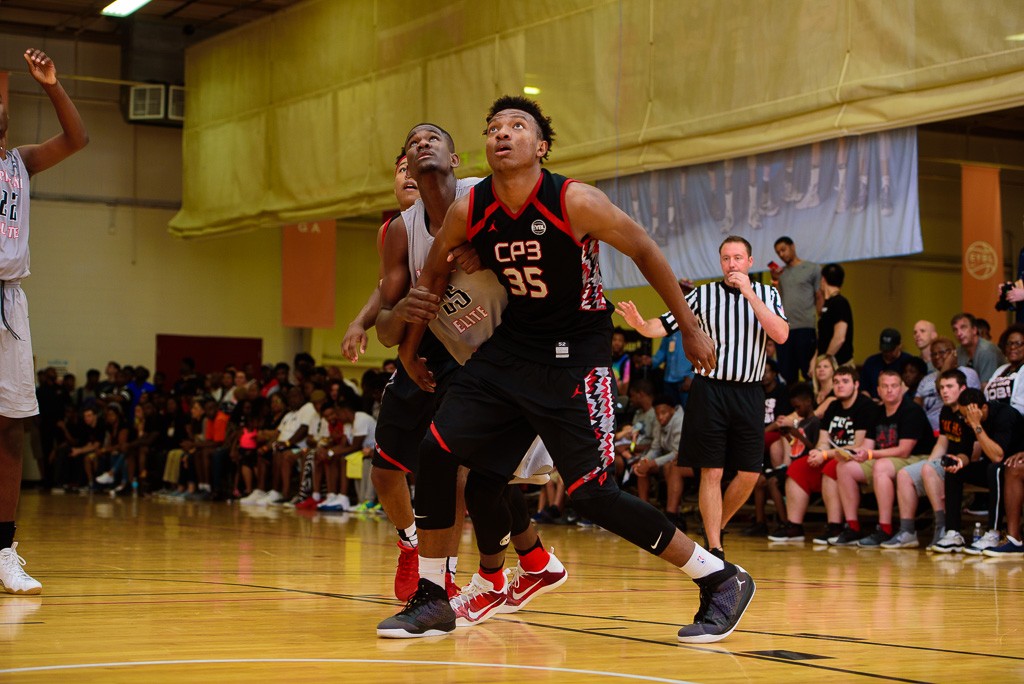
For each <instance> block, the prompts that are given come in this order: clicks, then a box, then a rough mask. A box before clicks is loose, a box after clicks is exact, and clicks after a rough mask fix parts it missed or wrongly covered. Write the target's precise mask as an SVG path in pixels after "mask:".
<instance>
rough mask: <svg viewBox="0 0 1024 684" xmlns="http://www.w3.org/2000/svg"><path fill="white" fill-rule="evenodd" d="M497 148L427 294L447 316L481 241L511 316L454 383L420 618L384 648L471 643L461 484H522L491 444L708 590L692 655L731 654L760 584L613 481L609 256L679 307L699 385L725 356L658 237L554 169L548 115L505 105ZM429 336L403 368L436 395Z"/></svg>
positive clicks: (448, 234) (429, 479)
mask: <svg viewBox="0 0 1024 684" xmlns="http://www.w3.org/2000/svg"><path fill="white" fill-rule="evenodd" d="M485 134H486V139H487V142H486V152H487V161H488V164H489V165H490V167H491V170H492V172H493V173H492V175H491V176H489V177H488V178H486V179H484V180H483V181H482V182H481V183H480V184H478V185H477V186H476V187H475V188H473V190H472V191H471V192H470V194H469V195H467V196H466V197H463V198H461V199H459V200H457V201H456V202H455V203H454V204H453V205H452V207H451V209H449V211H448V214H447V216H446V217H445V221H444V225H443V226H442V228H441V230H440V231H439V233H438V235H437V237H436V238H435V241H434V244H433V247H432V248H431V251H430V254H429V255H428V257H427V262H426V264H425V265H424V268H423V270H422V273H421V276H420V279H419V280H418V281H417V287H422V288H424V289H426V290H427V291H428V292H429V293H431V294H432V295H434V299H435V303H436V302H438V301H439V298H438V296H439V295H440V294H441V293H442V292H443V290H444V288H445V286H446V284H447V281H448V272H449V266H448V265H447V262H446V257H447V252H448V250H450V249H452V248H453V247H455V246H457V245H459V244H461V243H463V242H465V241H466V240H467V239H469V240H470V242H471V243H472V245H473V246H474V248H475V249H476V251H477V253H478V254H479V257H480V260H481V263H482V264H483V266H484V267H485V268H489V269H491V270H492V271H494V272H495V274H496V275H497V277H498V279H499V281H500V282H501V283H502V285H503V286H504V287H505V289H506V291H507V292H508V298H509V303H508V307H507V308H506V309H505V313H504V315H503V318H502V322H501V324H500V325H499V326H498V328H497V330H496V331H495V333H494V335H493V336H492V337H491V338H490V340H488V342H486V343H485V344H484V345H483V346H481V347H480V349H479V351H478V352H477V353H476V354H475V355H474V356H473V357H472V358H471V359H470V360H469V361H468V362H467V363H466V365H465V366H463V368H462V370H461V371H460V372H459V373H458V374H457V375H456V376H455V377H454V378H453V380H452V381H451V384H450V386H449V388H448V391H447V395H446V396H445V399H444V401H443V402H442V404H441V407H440V409H439V410H438V412H437V414H436V415H435V416H434V422H433V423H432V424H431V426H430V431H429V432H428V433H427V437H426V438H425V439H424V442H423V445H422V447H421V451H420V478H419V481H418V485H417V501H416V515H417V518H418V522H419V529H420V531H421V532H420V582H419V586H418V588H417V591H416V594H415V595H414V596H413V597H412V599H410V601H409V603H408V604H407V605H406V607H405V609H404V610H403V611H401V612H400V613H398V614H397V615H395V616H392V617H390V618H388V619H386V620H384V621H383V622H381V623H380V624H379V625H378V627H377V634H378V635H379V636H384V637H399V638H401V637H416V636H434V635H441V634H445V633H447V632H450V631H452V630H453V629H454V628H455V621H454V613H453V612H452V611H451V608H450V607H449V605H448V601H447V597H446V594H445V591H444V578H443V559H440V560H439V558H440V556H441V555H442V547H443V538H444V531H445V530H447V529H448V528H450V527H451V526H452V524H453V523H454V520H453V516H452V506H451V502H452V500H453V499H454V496H455V491H454V485H453V484H451V483H452V482H454V477H453V476H452V472H453V471H454V469H456V468H457V467H458V465H459V464H460V463H461V464H464V465H467V466H468V467H470V468H471V469H472V470H474V471H479V472H484V473H489V474H492V475H493V476H494V477H493V481H494V482H501V481H502V478H505V480H506V481H507V478H508V476H509V475H510V474H511V472H512V470H513V469H514V468H515V467H516V463H511V462H506V461H507V459H505V460H503V459H500V458H497V457H494V456H493V454H491V453H489V452H488V449H487V445H488V444H493V443H499V444H509V443H513V442H516V441H521V442H525V443H527V444H528V443H529V441H530V440H532V439H533V437H534V436H535V435H537V434H539V435H540V436H541V438H542V439H543V440H544V442H545V444H547V445H548V448H549V449H550V451H551V454H552V457H553V458H554V460H555V465H556V467H557V468H558V471H559V473H560V474H561V476H562V478H563V479H564V480H565V482H566V483H567V493H568V494H569V496H570V497H571V498H572V500H573V506H574V507H575V508H576V510H577V511H579V513H580V514H581V515H582V516H583V517H586V518H589V519H590V520H592V521H594V522H595V523H597V524H599V525H601V526H602V527H604V528H605V529H608V530H610V531H612V532H615V533H616V534H618V535H619V536H621V537H623V538H625V539H627V540H628V541H630V542H632V543H634V544H636V545H637V546H639V547H641V548H643V549H645V550H646V551H648V552H649V553H653V554H655V555H658V556H659V557H661V558H663V559H665V560H666V561H668V562H670V563H672V564H673V565H675V566H677V567H679V568H680V569H682V570H683V571H684V572H686V573H687V574H688V575H690V576H691V577H692V578H693V579H694V580H695V581H696V583H697V584H698V586H699V587H700V598H701V600H700V608H699V609H698V611H697V614H696V615H695V616H694V622H693V624H689V625H686V626H684V627H683V628H682V629H680V630H679V634H678V638H679V640H680V641H682V642H684V643H710V642H714V641H719V640H721V639H723V638H725V637H726V636H728V635H729V634H731V633H732V631H733V629H735V627H736V625H737V624H738V622H739V620H740V618H741V617H742V615H743V613H744V611H745V610H746V608H747V605H748V604H749V602H750V600H751V598H752V597H753V593H754V582H753V580H752V579H751V577H750V575H748V574H747V573H746V572H745V571H743V570H742V569H741V568H737V567H736V566H734V565H732V564H731V563H728V562H725V561H722V560H719V559H718V558H716V557H715V556H713V555H711V554H710V553H708V552H707V551H706V550H704V549H702V548H701V547H700V546H698V545H697V544H695V543H694V542H693V541H692V540H691V539H689V538H688V537H687V536H686V535H684V534H683V533H682V532H680V531H678V530H677V529H676V528H675V526H674V525H673V524H672V523H671V522H669V520H668V519H667V518H666V517H665V516H664V515H662V514H661V513H659V512H658V511H657V510H656V509H655V508H653V507H652V506H650V505H649V504H646V503H643V502H641V501H640V500H639V499H637V498H636V497H633V496H631V495H629V494H626V493H624V492H622V491H620V490H619V489H618V487H617V486H616V484H615V478H614V477H613V476H612V474H611V473H610V472H609V466H611V464H612V462H613V460H614V448H613V432H614V415H613V408H612V403H613V383H612V376H611V370H610V368H609V366H610V364H611V332H612V326H611V313H612V305H611V304H610V302H608V301H607V299H605V297H604V292H603V289H602V285H601V276H600V270H599V261H598V247H599V241H604V242H607V243H609V244H610V245H612V246H613V247H615V248H616V249H618V250H619V251H621V252H622V253H624V254H626V255H627V256H629V257H630V258H632V259H633V261H634V263H636V265H637V266H638V267H639V269H640V271H641V272H642V273H643V274H644V276H645V277H646V278H647V280H648V281H649V282H650V283H651V284H652V285H653V286H654V288H655V289H656V290H657V291H658V293H659V294H660V295H661V297H662V298H663V299H664V300H665V302H666V303H667V304H668V305H669V309H670V310H671V311H672V313H673V314H674V315H675V316H676V318H677V319H678V320H679V322H680V329H681V331H682V334H683V337H684V347H685V349H686V352H687V356H688V358H690V360H691V361H692V362H693V365H694V367H695V368H696V369H697V370H698V372H707V371H709V370H711V369H713V368H714V367H715V355H714V347H713V343H712V342H711V339H710V338H709V337H708V336H707V335H705V334H704V333H703V332H701V331H700V329H699V327H698V324H697V321H696V319H695V318H694V315H693V312H692V311H690V309H689V307H688V306H687V304H686V302H685V300H684V299H683V296H682V292H681V291H680V289H679V286H678V285H677V284H676V279H675V276H674V275H673V274H672V271H671V269H670V268H669V265H668V263H667V262H666V260H665V257H664V255H662V253H661V252H660V251H659V250H658V248H657V246H656V245H655V243H654V241H653V240H651V238H650V237H649V236H648V235H647V234H646V233H645V232H644V230H643V228H641V227H640V226H639V225H637V224H636V223H635V222H634V221H633V220H632V219H630V218H629V217H628V216H626V215H625V214H624V213H623V212H622V211H620V210H619V209H618V208H616V207H615V206H614V205H613V204H612V203H611V202H610V201H609V200H608V198H607V197H606V196H605V195H604V194H603V193H602V192H600V191H599V190H597V189H595V188H593V187H591V186H587V185H584V184H582V183H575V182H573V181H571V180H569V179H567V178H564V177H561V176H556V175H553V174H551V173H549V172H548V171H546V170H544V169H543V168H542V166H541V164H542V162H543V160H544V159H545V158H546V157H547V155H548V150H549V148H550V146H551V143H552V140H553V138H554V133H553V131H552V129H551V122H550V119H548V118H546V117H544V115H543V114H542V113H541V110H540V107H539V106H538V105H537V104H536V103H535V102H533V101H531V100H528V99H526V98H523V97H502V98H500V99H498V100H497V101H496V102H495V103H494V104H493V105H492V106H491V109H490V112H489V113H488V117H487V128H486V131H485ZM423 329H424V326H423V325H422V324H412V325H410V326H409V328H408V329H407V331H406V335H405V339H404V340H403V342H402V344H401V347H400V355H401V357H402V360H403V362H404V363H405V364H406V369H407V371H408V373H409V375H410V377H411V378H413V379H414V380H415V381H416V382H417V383H418V384H419V385H420V386H421V387H422V388H424V389H430V388H432V387H433V385H434V380H433V378H432V377H431V374H430V372H429V371H428V370H427V368H426V367H425V365H424V362H423V360H422V359H421V358H419V357H418V355H417V354H416V349H417V347H418V345H419V341H420V337H421V335H422V333H423ZM524 448H525V445H524ZM512 452H513V453H514V450H512ZM421 492H422V494H421Z"/></svg>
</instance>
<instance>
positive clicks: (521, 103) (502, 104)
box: [487, 95, 555, 161]
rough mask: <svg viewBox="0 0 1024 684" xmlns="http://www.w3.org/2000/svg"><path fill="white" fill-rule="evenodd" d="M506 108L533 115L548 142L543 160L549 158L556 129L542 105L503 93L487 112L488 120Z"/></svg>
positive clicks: (526, 98)
mask: <svg viewBox="0 0 1024 684" xmlns="http://www.w3.org/2000/svg"><path fill="white" fill-rule="evenodd" d="M506 109H518V110H520V111H523V112H526V113H527V114H529V115H530V116H532V117H533V120H534V121H536V122H537V127H538V128H539V129H540V137H541V139H542V140H544V141H545V142H547V144H548V151H547V152H545V153H544V156H543V157H541V161H544V160H545V159H547V158H548V153H550V152H551V147H552V146H553V145H554V144H555V129H554V128H552V127H551V117H548V116H544V112H542V111H541V110H540V105H539V104H537V103H536V102H534V101H533V100H531V99H530V98H528V97H523V96H522V95H502V96H501V97H499V98H498V99H497V100H495V101H494V104H492V105H491V109H490V110H489V111H488V112H487V121H490V120H491V119H493V118H494V115H495V114H497V113H498V112H501V111H504V110H506Z"/></svg>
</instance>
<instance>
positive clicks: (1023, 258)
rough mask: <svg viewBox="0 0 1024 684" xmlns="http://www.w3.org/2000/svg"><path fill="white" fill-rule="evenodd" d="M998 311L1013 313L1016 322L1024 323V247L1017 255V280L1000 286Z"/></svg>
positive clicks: (997, 303)
mask: <svg viewBox="0 0 1024 684" xmlns="http://www.w3.org/2000/svg"><path fill="white" fill-rule="evenodd" d="M996 311H1013V312H1014V322H1015V323H1024V247H1022V248H1021V250H1020V254H1018V255H1017V280H1014V281H1012V282H1011V281H1009V280H1008V281H1006V282H1005V283H1003V284H1001V285H1000V286H999V301H998V302H996Z"/></svg>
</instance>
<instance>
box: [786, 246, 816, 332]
mask: <svg viewBox="0 0 1024 684" xmlns="http://www.w3.org/2000/svg"><path fill="white" fill-rule="evenodd" d="M820 282H821V266H819V265H818V264H816V263H814V262H812V261H801V262H800V263H799V264H796V265H795V266H792V265H791V266H787V267H786V268H785V270H783V271H782V273H781V274H780V275H779V293H780V294H781V295H782V307H783V308H784V309H785V310H786V318H787V319H789V328H790V330H794V329H796V328H811V329H814V327H815V325H816V323H815V308H814V294H815V293H816V292H817V291H818V284H819V283H820Z"/></svg>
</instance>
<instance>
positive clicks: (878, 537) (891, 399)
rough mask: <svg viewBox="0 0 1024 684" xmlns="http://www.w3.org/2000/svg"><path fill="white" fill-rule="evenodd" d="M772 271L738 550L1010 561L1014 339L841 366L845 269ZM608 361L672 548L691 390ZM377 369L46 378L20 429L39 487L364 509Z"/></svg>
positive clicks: (792, 250) (848, 322)
mask: <svg viewBox="0 0 1024 684" xmlns="http://www.w3.org/2000/svg"><path fill="white" fill-rule="evenodd" d="M776 252H777V253H778V255H779V257H780V258H781V259H782V260H783V261H784V262H785V266H778V265H776V264H774V263H773V264H771V265H770V266H771V270H770V275H771V277H772V279H773V281H774V283H775V284H776V285H777V286H779V288H780V291H781V294H782V298H783V302H784V306H785V308H786V311H787V314H788V315H789V316H790V319H791V320H792V321H794V324H795V326H796V327H795V330H798V331H799V334H798V335H795V336H791V337H790V340H789V341H788V342H787V344H786V345H782V346H780V347H779V348H776V347H775V345H773V344H769V348H768V357H769V358H768V359H767V362H766V369H765V374H764V378H763V381H762V384H763V387H764V390H765V417H764V423H765V460H764V473H763V475H762V477H761V478H760V480H759V482H758V486H757V487H756V488H755V491H754V494H753V504H754V506H753V508H754V516H753V520H752V523H751V524H750V526H749V527H747V528H746V529H744V530H743V531H742V534H744V535H747V536H767V537H768V539H770V540H772V541H773V542H805V541H807V540H808V539H810V540H811V541H813V543H815V544H823V545H833V546H857V547H860V548H872V547H875V548H914V547H918V546H920V545H921V542H920V540H919V536H918V535H919V533H922V532H924V531H928V530H930V540H931V541H930V543H928V544H927V545H926V546H927V548H928V549H929V550H931V551H935V552H939V553H953V552H960V551H963V552H965V553H973V554H986V555H993V556H1000V555H1006V554H1011V555H1017V554H1019V555H1020V556H1021V557H1022V558H1024V543H1022V537H1021V517H1022V511H1021V508H1022V504H1024V415H1022V414H1024V382H1022V381H1021V373H1022V367H1024V324H1022V323H1019V322H1018V323H1015V324H1013V325H1011V326H1010V327H1009V328H1007V329H1006V331H1005V332H1004V333H1003V334H1002V335H1000V337H999V339H998V340H997V341H996V342H995V343H993V342H992V340H990V339H989V335H990V333H989V331H990V326H989V324H988V323H987V322H986V321H984V320H983V319H980V318H976V317H975V316H973V315H972V314H970V313H966V312H962V313H957V314H956V315H954V316H952V317H951V320H950V321H949V328H948V329H949V333H948V336H946V335H943V334H941V332H940V330H939V327H938V326H937V325H936V324H935V323H933V322H931V321H926V320H922V321H918V322H917V323H916V324H915V325H914V328H913V331H912V338H913V341H914V345H915V346H916V348H917V352H918V353H917V354H912V353H910V352H909V351H908V350H906V349H905V348H904V347H903V336H902V334H901V332H900V331H899V330H898V329H897V328H894V327H886V328H884V329H882V330H881V331H880V332H879V338H878V339H879V342H878V349H877V353H872V354H869V355H866V356H864V357H863V360H862V361H861V362H860V363H857V362H856V360H855V358H856V357H855V356H854V350H853V329H854V326H853V318H854V317H853V310H852V308H851V306H850V304H849V302H848V301H847V300H846V299H845V297H843V296H842V293H841V292H842V286H843V282H844V278H845V273H844V270H843V268H842V266H841V265H839V264H827V265H825V266H824V267H819V266H818V265H817V264H813V263H811V262H807V261H803V260H801V259H800V258H799V257H798V256H797V252H796V246H795V245H794V244H793V242H792V241H791V240H789V239H788V238H780V240H779V241H778V242H777V243H776ZM680 287H681V288H682V289H683V290H684V292H686V291H688V290H689V289H691V288H692V287H693V283H691V282H689V281H686V280H681V281H680ZM1017 290H1020V292H1019V293H1018V292H1017ZM1008 291H1009V293H1010V297H1011V298H1012V301H1011V303H1016V301H1017V299H1021V300H1024V288H1020V287H1016V286H1015V287H1014V288H1009V289H1008ZM1018 294H1020V297H1018V296H1017V295H1018ZM612 350H613V372H614V374H615V377H616V380H617V383H618V387H619V395H620V396H619V402H618V411H617V420H618V427H617V432H616V435H615V465H614V470H615V475H616V477H617V478H618V479H619V481H620V482H621V484H622V486H623V487H625V488H627V489H631V490H633V489H635V490H636V492H637V494H638V495H639V496H640V497H641V498H642V499H644V500H645V501H655V502H660V505H662V506H663V507H664V509H665V511H666V513H667V515H668V516H669V518H670V519H671V520H673V522H675V524H676V525H677V526H678V527H679V528H680V529H683V530H685V529H686V528H687V522H686V513H687V512H688V511H693V510H694V508H695V507H694V506H692V505H691V506H689V507H687V508H684V506H683V500H684V493H685V492H691V493H695V492H696V490H697V479H698V478H699V473H695V472H694V471H693V470H692V469H689V468H684V467H681V466H679V465H677V463H676V460H677V456H678V452H679V450H680V449H681V448H682V449H685V448H686V446H685V445H681V444H680V430H681V425H682V419H683V413H684V411H685V409H686V404H687V399H688V391H689V387H690V382H691V380H692V378H693V376H694V369H693V366H692V365H691V364H690V362H689V361H688V360H687V358H686V354H685V350H684V349H683V340H682V336H681V334H680V333H678V332H676V333H675V334H673V335H671V336H668V337H666V338H664V339H663V340H662V341H661V343H660V346H659V347H658V350H657V352H656V353H654V354H653V355H652V353H651V343H650V341H649V340H647V339H646V338H642V337H640V336H638V335H636V334H635V333H634V332H633V331H627V330H622V329H616V330H615V332H614V334H613V338H612ZM393 370H394V366H393V362H388V363H385V364H384V366H383V367H382V368H381V369H380V370H376V371H375V370H370V371H367V372H366V373H365V374H364V375H363V376H362V378H361V382H360V383H358V384H357V383H355V382H353V381H352V380H351V379H349V378H345V377H344V375H343V373H342V371H341V369H340V368H338V367H337V366H330V367H323V366H317V365H316V364H315V361H314V359H313V358H312V357H311V356H310V355H308V354H304V353H303V354H298V355H297V356H296V357H295V359H294V361H293V364H292V365H288V364H286V363H278V364H277V365H275V366H270V365H264V366H262V367H260V368H254V367H251V366H245V367H228V368H225V369H222V370H218V371H216V372H209V373H205V374H199V373H197V372H196V369H195V364H194V363H193V362H192V361H191V359H187V358H186V359H183V360H182V363H181V367H180V372H179V377H178V378H177V379H176V380H175V381H174V382H173V384H168V383H167V381H166V378H164V377H162V376H161V374H159V373H158V374H156V375H155V377H153V378H150V373H149V371H148V369H146V368H145V367H142V366H135V367H131V366H124V367H122V366H121V365H119V364H118V363H116V362H113V361H111V362H110V363H109V364H107V367H106V369H105V371H104V373H103V374H101V373H100V372H99V371H98V370H89V371H88V373H87V374H86V381H85V383H84V384H82V385H78V384H77V379H76V378H75V376H74V375H72V374H66V375H64V376H63V377H62V378H58V374H57V372H56V371H55V370H54V369H52V368H46V369H43V370H42V371H40V372H39V385H38V390H37V392H38V397H39V405H40V415H39V419H38V421H37V423H36V425H37V427H38V445H39V448H38V449H37V451H38V452H39V454H38V458H39V461H40V463H39V465H40V471H41V473H42V477H43V483H44V487H45V488H47V489H49V490H50V491H52V492H53V493H72V492H83V493H90V492H94V493H95V492H108V493H109V494H110V495H111V496H119V495H139V496H146V495H154V496H161V497H164V498H168V499H181V500H227V499H236V500H238V501H239V502H240V503H241V504H243V505H256V506H267V505H283V506H294V507H296V508H299V509H316V510H322V511H344V510H356V509H361V510H365V511H375V510H379V504H377V502H376V500H375V493H374V491H373V488H372V483H371V481H370V478H369V477H368V475H367V470H368V468H369V463H370V458H369V457H370V455H371V454H372V451H373V448H374V431H375V417H376V415H377V410H378V408H379V403H380V398H381V395H382V393H383V390H384V386H385V384H386V382H387V379H388V378H389V377H390V374H391V372H393ZM967 486H970V487H971V488H972V489H973V490H975V491H978V492H980V494H981V495H982V496H980V497H979V496H976V497H975V502H974V503H973V504H972V505H970V506H964V508H967V509H968V510H969V511H970V512H972V513H974V514H975V518H977V521H976V524H975V525H974V530H973V534H972V533H967V534H966V535H965V533H966V532H967V531H966V530H964V529H963V516H962V510H961V506H962V504H963V502H964V491H965V487H967ZM985 494H987V495H988V496H987V497H986V496H984V495H985ZM819 499H820V502H821V508H823V509H824V510H823V513H824V515H823V517H824V520H822V523H821V527H820V529H819V530H818V532H817V533H816V534H815V533H813V532H811V533H810V534H808V532H807V531H806V530H805V528H804V523H805V521H806V520H807V518H808V515H809V513H810V512H811V511H812V510H813V511H818V510H820V509H817V508H814V507H815V504H816V503H817V502H818V500H819ZM769 501H771V502H773V503H774V518H775V519H774V520H771V517H772V516H770V515H769V514H768V505H767V504H768V502H769ZM894 516H895V517H894ZM862 518H865V519H870V520H871V521H872V523H873V524H872V525H867V524H865V523H864V520H862ZM534 519H535V520H536V521H538V522H543V523H548V522H558V523H567V522H568V523H577V522H578V524H581V525H588V524H589V523H588V522H587V521H586V520H578V519H577V518H576V516H575V515H574V514H573V512H572V510H571V507H567V503H566V497H565V491H564V484H563V483H562V482H561V481H560V479H559V477H558V473H557V472H553V473H552V478H551V481H550V482H549V483H548V484H547V485H544V486H543V487H541V488H540V491H539V501H538V513H537V515H536V516H534ZM875 521H877V522H875ZM811 534H813V535H814V536H811Z"/></svg>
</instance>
